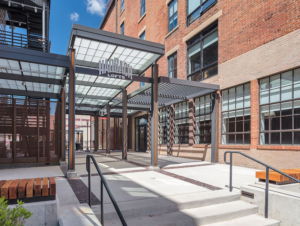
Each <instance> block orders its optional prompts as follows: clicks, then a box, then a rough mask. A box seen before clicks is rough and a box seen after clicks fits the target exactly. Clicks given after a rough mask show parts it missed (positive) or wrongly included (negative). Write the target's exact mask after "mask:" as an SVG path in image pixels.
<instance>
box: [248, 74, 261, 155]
mask: <svg viewBox="0 0 300 226" xmlns="http://www.w3.org/2000/svg"><path fill="white" fill-rule="evenodd" d="M250 92H251V93H250V94H251V149H257V146H258V144H259V85H258V80H257V79H255V80H252V81H251V91H250Z"/></svg>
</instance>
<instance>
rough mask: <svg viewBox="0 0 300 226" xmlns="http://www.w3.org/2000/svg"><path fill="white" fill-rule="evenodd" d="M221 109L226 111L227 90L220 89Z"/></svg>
mask: <svg viewBox="0 0 300 226" xmlns="http://www.w3.org/2000/svg"><path fill="white" fill-rule="evenodd" d="M222 111H228V90H224V91H222Z"/></svg>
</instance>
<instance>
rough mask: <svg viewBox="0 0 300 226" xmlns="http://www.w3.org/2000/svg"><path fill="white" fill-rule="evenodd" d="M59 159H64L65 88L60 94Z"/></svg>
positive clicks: (63, 160)
mask: <svg viewBox="0 0 300 226" xmlns="http://www.w3.org/2000/svg"><path fill="white" fill-rule="evenodd" d="M61 161H62V162H65V161H66V90H65V88H63V90H62V94H61Z"/></svg>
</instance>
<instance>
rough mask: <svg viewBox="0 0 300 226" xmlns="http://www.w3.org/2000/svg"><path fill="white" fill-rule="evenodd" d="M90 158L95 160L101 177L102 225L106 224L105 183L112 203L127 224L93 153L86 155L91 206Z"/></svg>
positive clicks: (124, 223)
mask: <svg viewBox="0 0 300 226" xmlns="http://www.w3.org/2000/svg"><path fill="white" fill-rule="evenodd" d="M90 159H92V160H93V163H94V165H95V167H96V170H97V172H98V174H99V176H100V178H101V191H100V197H101V225H102V226H104V218H103V203H104V202H103V185H104V187H105V188H106V191H107V194H108V196H109V198H110V200H111V202H112V204H113V205H114V207H115V210H116V211H117V214H118V216H119V218H120V220H121V222H122V225H123V226H127V223H126V221H125V219H124V217H123V215H122V213H121V211H120V208H119V206H118V204H117V202H116V200H115V198H114V196H113V195H112V193H111V191H110V189H109V187H108V184H107V182H106V180H105V178H104V176H103V174H102V172H101V170H100V168H99V166H98V164H97V162H96V160H95V158H94V156H92V155H87V156H86V170H87V171H88V186H89V206H90V207H91V160H90Z"/></svg>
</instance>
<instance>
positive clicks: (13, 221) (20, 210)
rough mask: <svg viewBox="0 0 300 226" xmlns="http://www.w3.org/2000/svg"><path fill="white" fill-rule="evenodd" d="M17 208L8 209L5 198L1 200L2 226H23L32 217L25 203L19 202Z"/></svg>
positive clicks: (0, 215) (0, 223) (0, 221)
mask: <svg viewBox="0 0 300 226" xmlns="http://www.w3.org/2000/svg"><path fill="white" fill-rule="evenodd" d="M17 202H18V205H16V207H15V208H13V209H10V208H7V206H8V205H7V201H5V197H4V196H3V197H2V198H0V225H1V226H23V225H24V224H25V220H26V219H28V218H29V217H31V215H32V213H31V212H30V211H28V210H26V209H25V207H24V206H23V204H24V202H22V201H19V200H17Z"/></svg>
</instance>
